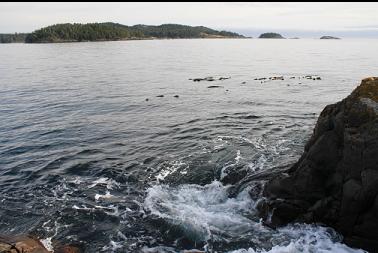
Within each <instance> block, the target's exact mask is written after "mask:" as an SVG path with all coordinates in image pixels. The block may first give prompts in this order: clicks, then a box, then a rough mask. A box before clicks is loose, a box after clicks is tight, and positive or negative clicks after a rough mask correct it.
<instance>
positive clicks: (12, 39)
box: [0, 33, 29, 43]
mask: <svg viewBox="0 0 378 253" xmlns="http://www.w3.org/2000/svg"><path fill="white" fill-rule="evenodd" d="M28 35H29V34H28V33H14V34H9V33H3V34H0V43H22V42H25V39H26V37H27V36H28Z"/></svg>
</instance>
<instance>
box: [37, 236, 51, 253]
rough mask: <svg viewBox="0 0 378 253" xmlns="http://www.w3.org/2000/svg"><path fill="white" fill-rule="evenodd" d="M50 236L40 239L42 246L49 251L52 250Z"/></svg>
mask: <svg viewBox="0 0 378 253" xmlns="http://www.w3.org/2000/svg"><path fill="white" fill-rule="evenodd" d="M51 239H52V237H49V238H46V239H41V240H40V242H41V243H42V244H43V246H44V247H45V248H46V249H47V250H48V251H50V252H52V253H53V252H54V247H53V245H52V242H51Z"/></svg>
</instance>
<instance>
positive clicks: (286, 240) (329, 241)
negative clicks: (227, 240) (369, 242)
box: [228, 224, 365, 253]
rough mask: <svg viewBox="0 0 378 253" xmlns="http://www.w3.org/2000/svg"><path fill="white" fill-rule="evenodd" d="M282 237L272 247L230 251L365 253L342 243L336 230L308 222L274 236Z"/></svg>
mask: <svg viewBox="0 0 378 253" xmlns="http://www.w3.org/2000/svg"><path fill="white" fill-rule="evenodd" d="M275 237H276V238H278V239H281V240H282V241H283V242H280V243H279V245H276V246H274V247H272V248H271V249H268V250H264V249H253V248H249V249H238V250H234V251H229V252H228V253H364V252H365V251H363V250H360V249H353V248H350V247H348V246H346V245H345V244H342V243H340V241H341V237H340V236H338V235H337V234H336V232H335V231H334V230H332V229H331V228H327V227H321V226H316V225H308V224H295V225H288V226H286V227H284V228H281V229H278V230H277V232H276V233H275V234H273V235H272V238H275Z"/></svg>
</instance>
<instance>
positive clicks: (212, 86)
mask: <svg viewBox="0 0 378 253" xmlns="http://www.w3.org/2000/svg"><path fill="white" fill-rule="evenodd" d="M207 88H208V89H213V88H223V86H220V85H210V86H207Z"/></svg>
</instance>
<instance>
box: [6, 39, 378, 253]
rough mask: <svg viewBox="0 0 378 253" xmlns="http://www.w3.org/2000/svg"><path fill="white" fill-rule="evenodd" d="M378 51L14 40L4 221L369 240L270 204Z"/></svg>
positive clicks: (169, 237)
mask: <svg viewBox="0 0 378 253" xmlns="http://www.w3.org/2000/svg"><path fill="white" fill-rule="evenodd" d="M377 57H378V43H377V40H373V39H371V40H347V39H345V40H310V39H300V40H258V39H224V40H223V39H222V40H211V39H209V40H206V39H202V40H196V39H193V40H152V41H122V42H95V43H65V44H2V45H0V59H1V60H0V96H1V99H0V185H1V187H0V233H5V234H34V235H37V236H38V237H39V238H41V239H43V242H44V243H45V244H46V245H51V244H54V242H56V241H59V242H61V243H73V244H77V245H80V247H82V248H83V249H84V251H85V252H145V253H155V252H195V251H207V252H230V253H231V252H232V253H252V252H253V253H255V252H259V253H263V252H291V253H294V252H363V251H362V250H359V249H352V248H349V247H348V246H346V245H344V244H343V243H342V237H341V235H339V234H337V233H336V232H335V231H334V230H332V229H331V228H327V227H324V226H321V225H320V224H318V225H305V224H289V225H288V226H286V227H283V228H280V229H278V230H272V229H270V228H268V227H265V226H264V225H263V224H262V222H261V221H260V219H259V218H258V216H257V214H256V209H255V206H256V203H258V201H259V199H260V198H261V189H262V187H263V184H264V182H265V180H266V178H267V176H269V175H270V174H271V173H273V171H277V170H279V168H282V167H284V166H288V165H290V164H292V163H294V162H295V161H296V160H297V159H298V158H299V156H300V155H301V153H302V151H303V147H304V145H305V143H306V140H307V139H308V138H309V137H310V135H311V133H312V130H313V127H314V124H315V122H316V119H317V116H318V115H319V113H320V112H321V110H322V108H323V107H324V106H325V105H327V104H329V103H335V102H337V101H338V100H340V99H342V98H344V97H345V96H347V95H348V94H349V93H350V92H351V91H352V90H353V89H354V87H356V86H357V85H358V84H359V82H360V80H361V79H362V78H364V77H368V76H373V75H375V74H376V71H377V61H376V59H377ZM306 75H314V76H319V77H321V80H312V79H306V78H304V76H306ZM208 76H212V77H214V79H216V80H215V81H202V82H193V81H192V80H189V79H192V78H204V77H208ZM271 76H283V77H284V80H265V81H260V80H255V79H257V78H263V77H271ZM220 77H230V78H229V79H226V80H218V79H219V78H220ZM211 85H213V86H220V87H217V88H208V86H211ZM159 95H163V97H157V96H159ZM175 95H178V96H179V97H178V98H177V97H174V96H175ZM251 178H254V180H250V179H251ZM247 179H248V180H247ZM190 250H191V251H190Z"/></svg>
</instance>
